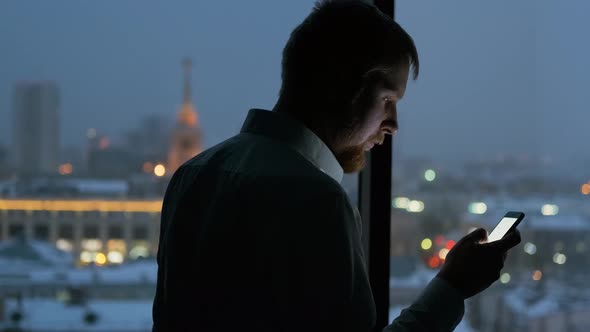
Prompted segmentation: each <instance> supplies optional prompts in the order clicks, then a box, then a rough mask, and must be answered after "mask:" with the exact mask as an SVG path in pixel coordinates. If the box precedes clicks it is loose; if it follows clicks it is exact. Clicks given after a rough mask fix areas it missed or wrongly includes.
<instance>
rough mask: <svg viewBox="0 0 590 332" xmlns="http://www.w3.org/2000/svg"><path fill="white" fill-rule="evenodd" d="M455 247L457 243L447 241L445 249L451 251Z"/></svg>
mask: <svg viewBox="0 0 590 332" xmlns="http://www.w3.org/2000/svg"><path fill="white" fill-rule="evenodd" d="M454 246H455V241H453V240H449V241H447V245H446V246H445V248H447V249H449V250H451V249H453V247H454Z"/></svg>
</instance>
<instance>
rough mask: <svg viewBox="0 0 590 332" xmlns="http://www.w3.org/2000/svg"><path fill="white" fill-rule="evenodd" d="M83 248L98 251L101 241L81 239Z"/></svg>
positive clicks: (100, 247)
mask: <svg viewBox="0 0 590 332" xmlns="http://www.w3.org/2000/svg"><path fill="white" fill-rule="evenodd" d="M80 245H81V247H82V249H83V250H88V251H91V252H92V251H99V250H100V249H102V241H101V240H98V239H83V240H82V241H81V243H80Z"/></svg>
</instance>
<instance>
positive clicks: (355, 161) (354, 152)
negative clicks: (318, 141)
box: [336, 145, 366, 173]
mask: <svg viewBox="0 0 590 332" xmlns="http://www.w3.org/2000/svg"><path fill="white" fill-rule="evenodd" d="M336 159H337V160H338V162H339V163H340V166H342V169H343V170H344V173H354V172H358V171H360V170H362V169H363V168H364V167H365V163H366V157H365V149H364V145H357V146H351V147H347V148H346V149H344V150H342V151H340V153H338V154H336Z"/></svg>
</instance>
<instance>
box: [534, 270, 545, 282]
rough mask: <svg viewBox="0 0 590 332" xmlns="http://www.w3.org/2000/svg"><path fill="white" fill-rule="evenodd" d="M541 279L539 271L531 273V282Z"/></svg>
mask: <svg viewBox="0 0 590 332" xmlns="http://www.w3.org/2000/svg"><path fill="white" fill-rule="evenodd" d="M541 278H543V272H541V271H539V270H535V271H533V280H534V281H539V280H541Z"/></svg>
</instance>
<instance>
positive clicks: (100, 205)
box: [0, 199, 162, 213]
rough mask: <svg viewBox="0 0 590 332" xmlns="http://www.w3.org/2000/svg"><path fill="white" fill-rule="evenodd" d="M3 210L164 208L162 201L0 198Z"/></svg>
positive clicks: (0, 205)
mask: <svg viewBox="0 0 590 332" xmlns="http://www.w3.org/2000/svg"><path fill="white" fill-rule="evenodd" d="M2 210H8V211H13V210H20V211H77V212H88V211H101V212H146V213H155V212H160V211H161V210H162V201H161V200H150V201H125V200H117V201H106V200H22V199H0V211H2Z"/></svg>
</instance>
